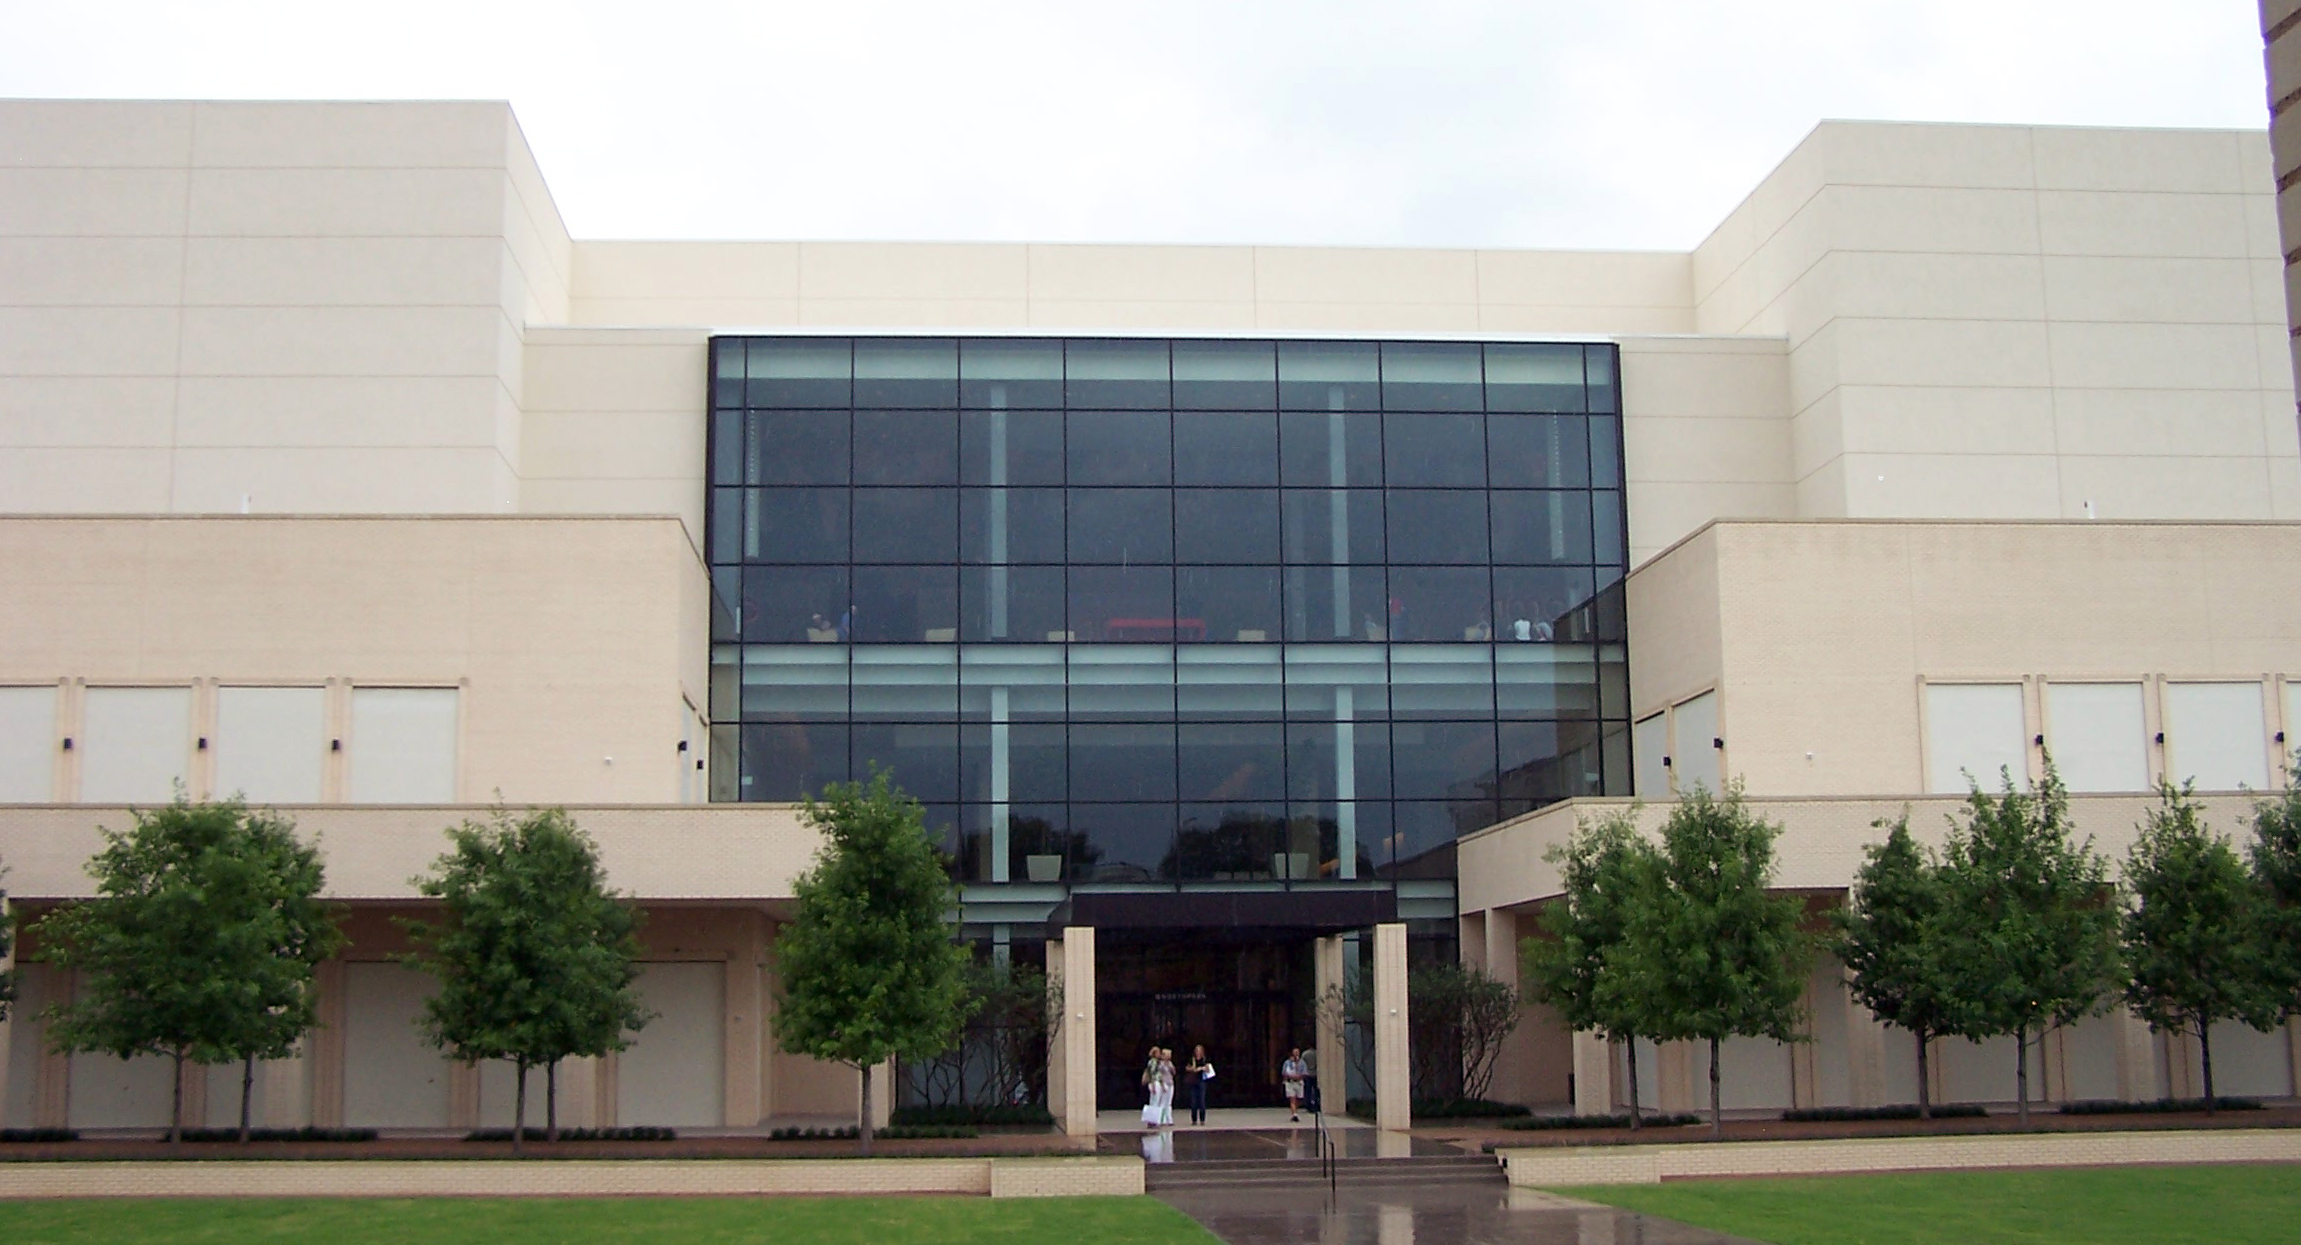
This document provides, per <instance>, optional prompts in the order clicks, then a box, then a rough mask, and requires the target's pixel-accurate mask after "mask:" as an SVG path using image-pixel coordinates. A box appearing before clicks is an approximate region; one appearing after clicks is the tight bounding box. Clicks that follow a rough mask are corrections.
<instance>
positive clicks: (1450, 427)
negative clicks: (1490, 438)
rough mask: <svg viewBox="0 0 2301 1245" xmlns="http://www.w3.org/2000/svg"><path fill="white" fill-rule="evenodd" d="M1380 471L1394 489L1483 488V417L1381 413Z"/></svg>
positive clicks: (1484, 420) (1484, 475)
mask: <svg viewBox="0 0 2301 1245" xmlns="http://www.w3.org/2000/svg"><path fill="white" fill-rule="evenodd" d="M1382 469H1383V472H1384V476H1383V479H1384V482H1386V483H1388V484H1390V485H1391V486H1393V487H1401V486H1404V487H1414V488H1484V487H1486V418H1485V416H1483V415H1385V416H1383V417H1382Z"/></svg>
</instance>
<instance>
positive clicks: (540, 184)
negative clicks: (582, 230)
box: [503, 108, 575, 323]
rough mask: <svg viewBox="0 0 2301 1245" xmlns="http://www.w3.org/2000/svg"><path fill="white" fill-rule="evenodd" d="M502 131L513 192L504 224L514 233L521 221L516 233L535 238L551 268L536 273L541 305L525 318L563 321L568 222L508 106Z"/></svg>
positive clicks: (570, 281) (571, 280)
mask: <svg viewBox="0 0 2301 1245" xmlns="http://www.w3.org/2000/svg"><path fill="white" fill-rule="evenodd" d="M503 128H504V154H505V165H506V171H507V173H508V175H509V179H510V182H511V190H512V201H511V203H510V204H509V205H507V206H506V209H505V215H506V217H508V218H509V220H508V224H509V226H510V227H511V228H513V229H515V230H517V229H518V228H519V225H520V223H521V222H524V223H525V226H526V228H525V229H524V230H519V232H521V233H522V234H525V235H528V236H531V237H532V238H533V239H534V241H535V244H536V245H537V246H538V248H539V249H540V250H541V252H542V254H543V257H544V259H545V260H546V261H547V263H548V264H549V267H550V274H549V277H548V279H546V278H545V277H544V276H543V275H542V274H540V273H539V274H537V279H536V288H537V297H538V298H539V299H540V300H541V301H542V304H543V305H541V306H539V307H534V308H531V309H530V315H529V318H530V319H537V320H543V321H548V322H553V323H558V322H563V321H565V320H566V319H567V300H568V295H569V293H570V291H571V290H572V288H573V286H574V284H575V256H574V243H573V242H572V241H571V240H570V239H569V238H568V236H567V222H566V221H565V220H564V219H562V218H561V217H560V214H559V205H558V204H556V203H554V202H553V201H552V197H551V188H550V187H549V186H547V185H545V184H544V180H543V171H542V170H541V169H540V168H538V167H537V166H536V163H535V153H534V152H533V151H532V150H530V149H529V147H528V145H527V136H526V135H525V134H523V133H521V132H520V128H519V118H518V117H516V116H514V115H512V113H511V110H510V109H508V108H507V109H505V110H504V113H503Z"/></svg>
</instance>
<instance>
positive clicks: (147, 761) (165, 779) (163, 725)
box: [78, 687, 192, 804]
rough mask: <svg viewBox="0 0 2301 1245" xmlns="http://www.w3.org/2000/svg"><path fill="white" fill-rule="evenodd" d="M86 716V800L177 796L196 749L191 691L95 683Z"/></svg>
mask: <svg viewBox="0 0 2301 1245" xmlns="http://www.w3.org/2000/svg"><path fill="white" fill-rule="evenodd" d="M82 714H83V723H82V726H81V728H80V739H79V743H78V747H79V749H80V798H81V799H82V800H84V801H86V802H88V803H90V804H164V803H166V802H167V801H169V800H170V799H173V798H174V797H175V791H176V784H178V783H180V782H183V781H184V780H185V777H186V774H187V773H188V766H189V761H190V756H191V750H192V738H191V733H192V689H190V688H188V687H91V688H89V689H88V692H87V700H86V702H85V704H84V707H83V709H82Z"/></svg>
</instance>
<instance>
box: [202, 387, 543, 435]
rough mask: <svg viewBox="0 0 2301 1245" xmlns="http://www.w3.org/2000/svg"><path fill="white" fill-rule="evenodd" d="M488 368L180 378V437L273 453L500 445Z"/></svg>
mask: <svg viewBox="0 0 2301 1245" xmlns="http://www.w3.org/2000/svg"><path fill="white" fill-rule="evenodd" d="M502 392H503V387H502V384H501V382H499V381H497V380H496V379H495V378H494V377H491V376H446V377H433V376H252V377H251V376H193V377H186V378H185V379H184V380H183V381H182V382H180V390H179V394H178V397H177V412H176V430H175V439H176V443H177V444H178V445H180V446H183V447H186V448H190V447H212V448H225V447H237V448H244V449H248V450H250V451H271V450H281V449H288V448H308V447H316V446H333V447H352V446H389V447H396V448H403V449H447V448H487V449H493V448H494V446H495V404H496V402H497V400H498V399H499V397H500V396H501V395H502Z"/></svg>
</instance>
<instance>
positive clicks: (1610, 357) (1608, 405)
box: [1582, 346, 1622, 411]
mask: <svg viewBox="0 0 2301 1245" xmlns="http://www.w3.org/2000/svg"><path fill="white" fill-rule="evenodd" d="M1582 351H1583V359H1584V362H1585V365H1586V366H1587V367H1588V368H1589V377H1590V409H1591V410H1593V411H1619V410H1621V409H1622V402H1621V397H1622V385H1621V380H1620V378H1619V377H1618V376H1616V375H1615V371H1616V369H1615V366H1614V362H1615V359H1616V355H1615V353H1614V348H1613V347H1612V346H1584V347H1583V348H1582Z"/></svg>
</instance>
